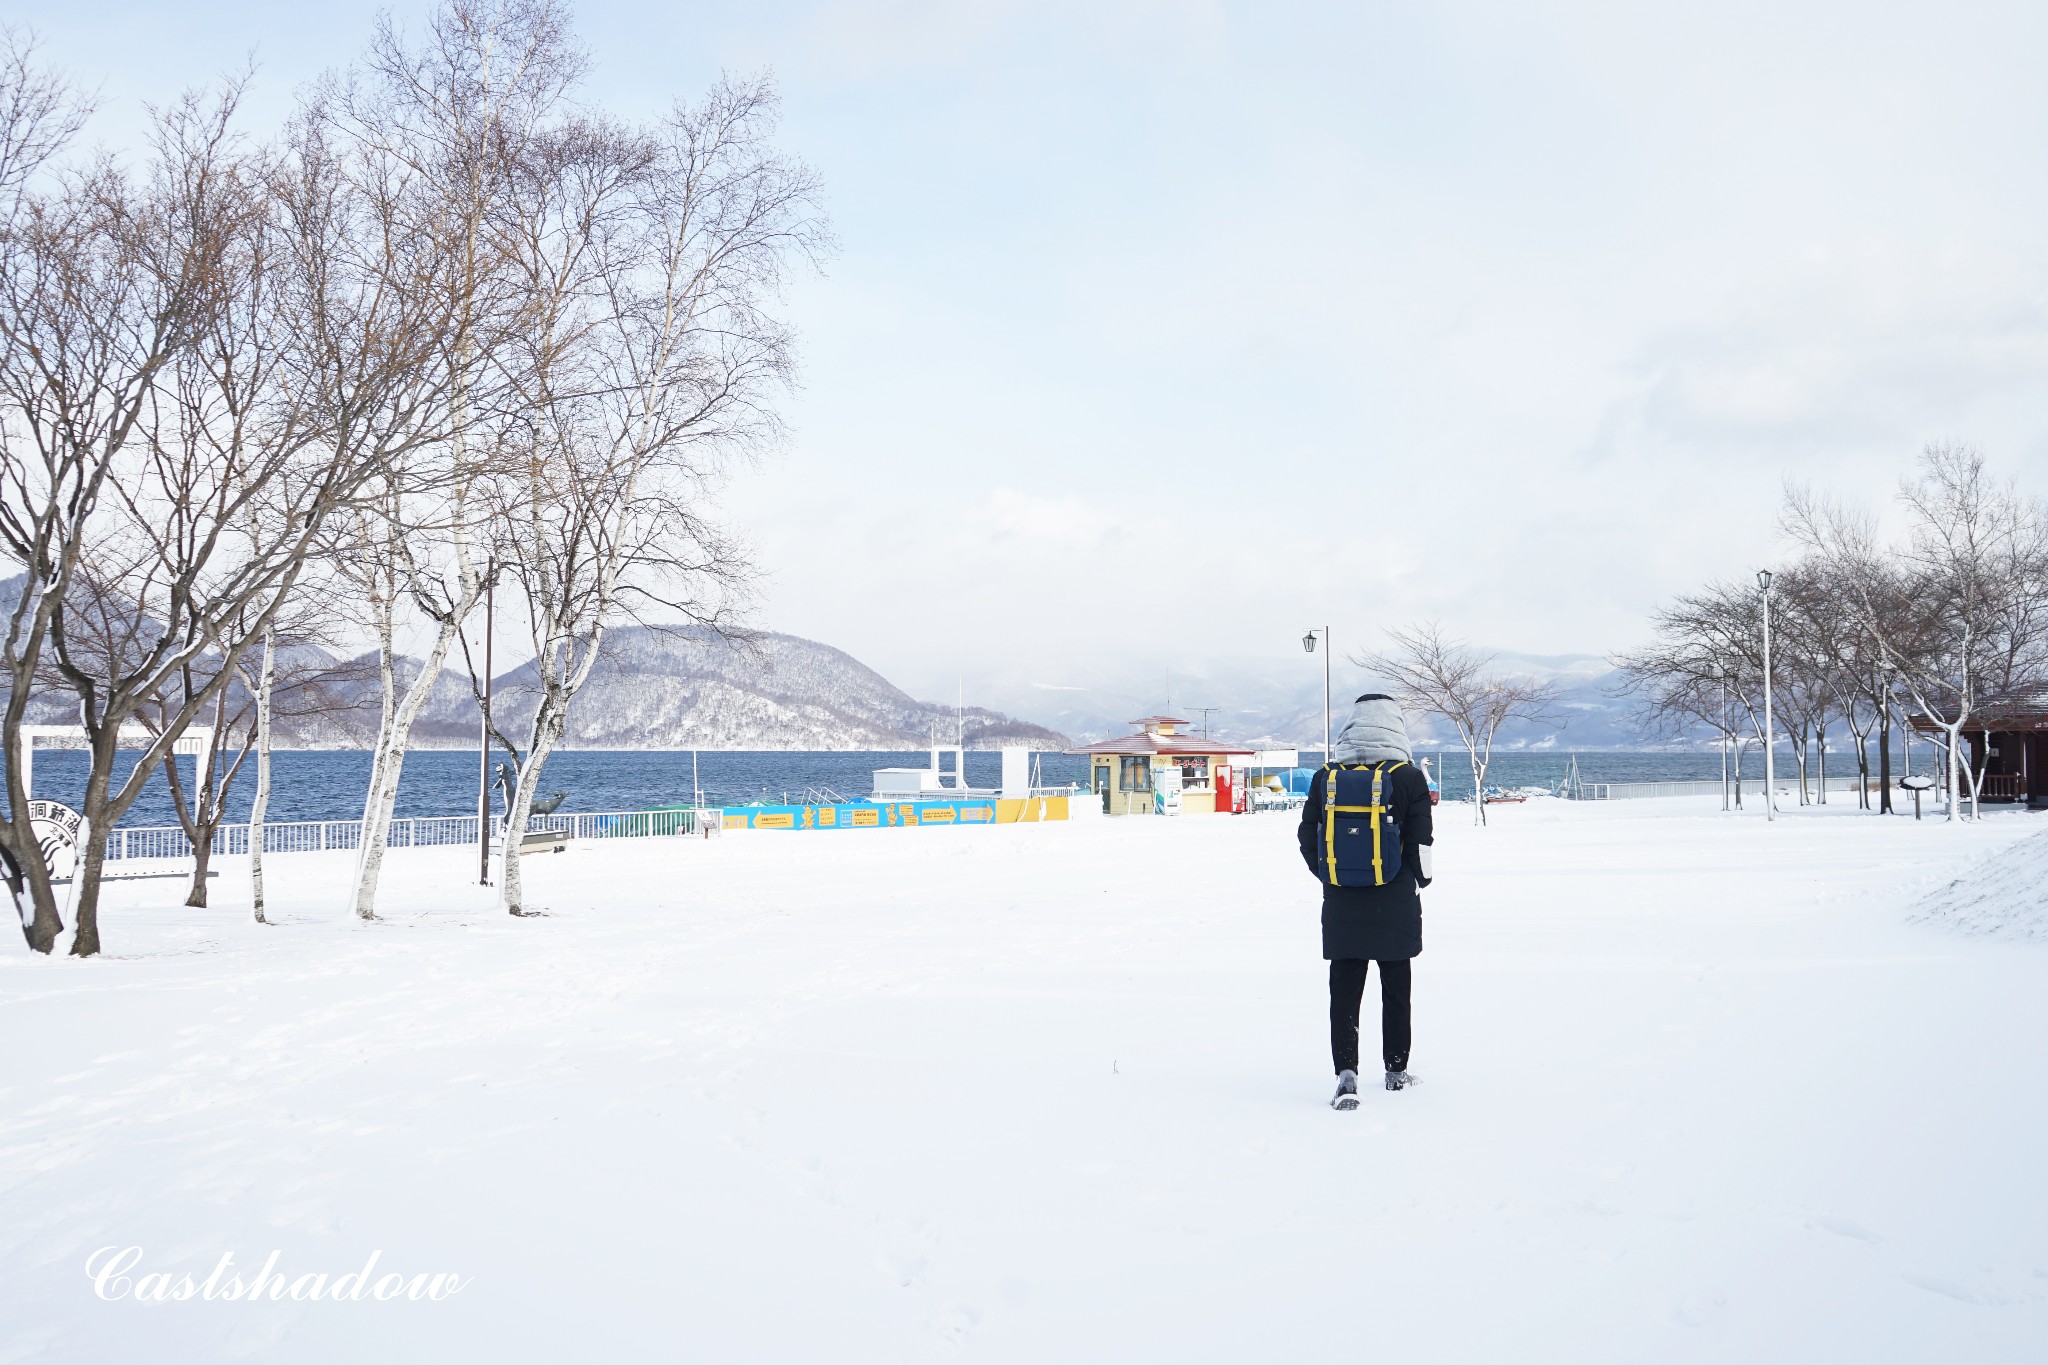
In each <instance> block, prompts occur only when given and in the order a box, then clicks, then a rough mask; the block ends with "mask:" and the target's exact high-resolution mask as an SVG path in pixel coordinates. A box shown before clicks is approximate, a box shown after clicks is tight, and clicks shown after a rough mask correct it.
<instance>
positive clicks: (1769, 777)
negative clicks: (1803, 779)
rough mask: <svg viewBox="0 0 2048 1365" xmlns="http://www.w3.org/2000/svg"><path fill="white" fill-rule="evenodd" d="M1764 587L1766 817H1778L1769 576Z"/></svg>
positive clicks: (1771, 818)
mask: <svg viewBox="0 0 2048 1365" xmlns="http://www.w3.org/2000/svg"><path fill="white" fill-rule="evenodd" d="M1763 588H1764V819H1766V820H1775V819H1777V818H1778V791H1777V786H1778V782H1777V768H1776V766H1775V764H1774V762H1773V760H1772V750H1773V749H1775V748H1776V747H1777V746H1776V744H1775V743H1774V741H1775V740H1776V739H1777V735H1778V731H1777V727H1776V725H1775V724H1774V723H1773V722H1772V720H1771V580H1770V578H1769V577H1768V576H1767V577H1765V579H1764V581H1763Z"/></svg>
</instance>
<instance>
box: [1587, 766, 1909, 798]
mask: <svg viewBox="0 0 2048 1365" xmlns="http://www.w3.org/2000/svg"><path fill="white" fill-rule="evenodd" d="M1862 781H1863V779H1861V778H1860V777H1857V776H1856V775H1855V774H1853V773H1852V774H1850V775H1849V776H1847V777H1832V776H1831V777H1829V778H1828V782H1827V789H1828V790H1829V791H1831V792H1852V791H1855V790H1856V788H1857V787H1858V786H1860V785H1861V784H1862ZM1735 785H1736V784H1735V783H1733V782H1730V783H1729V787H1730V789H1731V790H1732V789H1733V788H1734V787H1735ZM1741 787H1742V795H1743V797H1744V799H1745V800H1746V799H1748V798H1749V797H1752V796H1754V797H1758V798H1761V797H1762V796H1763V794H1764V780H1763V779H1762V778H1760V777H1745V778H1743V779H1742V783H1741ZM1877 787H1878V782H1877V779H1876V778H1874V777H1873V778H1871V779H1870V789H1871V790H1872V791H1876V790H1877ZM1806 789H1807V790H1808V791H1809V792H1812V791H1818V790H1819V789H1820V781H1819V779H1817V778H1811V777H1809V778H1808V779H1807V780H1806ZM1584 790H1585V796H1584V797H1583V798H1582V799H1583V800H1587V801H1624V800H1633V799H1635V798H1638V797H1648V796H1719V795H1720V794H1721V779H1720V778H1718V777H1710V778H1707V779H1706V780H1705V781H1701V782H1587V783H1585V784H1584ZM1778 795H1779V801H1780V803H1781V804H1782V802H1783V800H1784V798H1785V797H1786V796H1788V795H1789V796H1790V797H1792V798H1793V799H1794V800H1797V799H1798V797H1799V778H1798V776H1797V775H1796V774H1795V775H1793V776H1790V777H1787V776H1786V775H1784V774H1782V773H1781V774H1779V776H1778Z"/></svg>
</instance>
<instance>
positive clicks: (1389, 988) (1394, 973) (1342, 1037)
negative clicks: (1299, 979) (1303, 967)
mask: <svg viewBox="0 0 2048 1365" xmlns="http://www.w3.org/2000/svg"><path fill="white" fill-rule="evenodd" d="M1371 965H1372V962H1371V960H1370V959H1367V958H1362V957H1339V958H1332V959H1331V960H1330V1060H1331V1061H1333V1062H1335V1063H1336V1064H1337V1070H1339V1071H1356V1070H1358V1004H1359V1001H1360V1000H1362V999H1363V998H1364V997H1365V970H1366V968H1368V967H1370V966H1371ZM1411 979H1412V974H1411V972H1410V970H1409V961H1408V959H1407V958H1401V959H1399V960H1398V961H1394V962H1382V963H1380V1054H1381V1056H1382V1057H1383V1058H1384V1059H1385V1061H1386V1064H1387V1070H1389V1071H1406V1070H1407V1069H1408V1043H1409V1037H1408V986H1409V982H1410V980H1411Z"/></svg>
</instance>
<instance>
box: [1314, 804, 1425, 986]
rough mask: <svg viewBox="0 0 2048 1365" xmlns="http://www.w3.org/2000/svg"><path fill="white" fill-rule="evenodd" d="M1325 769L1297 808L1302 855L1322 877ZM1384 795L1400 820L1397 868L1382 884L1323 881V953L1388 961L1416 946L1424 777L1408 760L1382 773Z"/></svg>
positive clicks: (1418, 937) (1408, 953)
mask: <svg viewBox="0 0 2048 1365" xmlns="http://www.w3.org/2000/svg"><path fill="white" fill-rule="evenodd" d="M1329 780H1330V772H1329V769H1327V768H1324V769H1321V770H1319V771H1318V772H1317V773H1316V775H1315V780H1314V781H1313V782H1312V783H1310V785H1309V790H1308V804H1307V805H1305V806H1303V807H1302V808H1301V828H1300V830H1299V831H1298V838H1299V839H1300V842H1301V857H1302V861H1303V862H1305V863H1307V864H1308V870H1309V871H1311V872H1313V873H1315V876H1316V880H1317V881H1323V867H1322V863H1321V852H1322V842H1323V792H1324V789H1325V788H1326V787H1327V786H1328V784H1329ZM1385 799H1386V802H1387V804H1388V805H1390V806H1392V807H1393V808H1394V818H1395V819H1396V820H1398V821H1399V822H1400V825H1401V870H1400V872H1399V873H1397V874H1396V875H1395V877H1394V880H1393V881H1391V882H1389V883H1388V884H1387V885H1385V886H1330V885H1328V884H1327V883H1325V885H1324V886H1323V956H1324V957H1326V958H1332V959H1334V958H1340V957H1369V958H1371V959H1373V960H1374V961H1376V962H1391V961H1394V960H1396V959H1400V958H1410V957H1415V956H1417V955H1418V954H1420V953H1421V952H1422V896H1421V895H1420V894H1419V892H1420V888H1422V887H1425V886H1427V885H1429V883H1428V882H1426V881H1424V880H1422V856H1421V854H1420V853H1418V852H1417V850H1418V849H1419V848H1420V847H1421V846H1422V845H1424V844H1429V843H1434V842H1435V840H1436V835H1435V831H1434V829H1433V828H1432V824H1431V819H1430V814H1431V813H1430V806H1429V779H1428V778H1426V777H1424V776H1423V775H1422V770H1421V769H1420V768H1417V767H1416V766H1415V765H1414V764H1413V763H1410V764H1408V765H1407V766H1406V767H1403V768H1399V769H1396V770H1395V772H1394V773H1393V774H1392V775H1391V776H1390V777H1389V778H1388V779H1387V787H1386V789H1385Z"/></svg>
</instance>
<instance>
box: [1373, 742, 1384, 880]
mask: <svg viewBox="0 0 2048 1365" xmlns="http://www.w3.org/2000/svg"><path fill="white" fill-rule="evenodd" d="M1380 777H1381V774H1380V770H1379V768H1378V767H1374V768H1373V770H1372V816H1371V819H1372V884H1373V885H1374V886H1385V885H1386V884H1387V874H1386V871H1385V869H1384V868H1382V867H1381V866H1380V811H1381V810H1382V809H1384V807H1383V806H1382V805H1381V804H1380Z"/></svg>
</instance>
